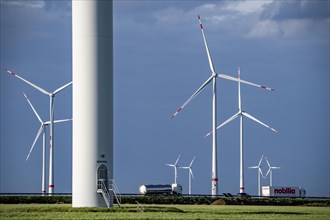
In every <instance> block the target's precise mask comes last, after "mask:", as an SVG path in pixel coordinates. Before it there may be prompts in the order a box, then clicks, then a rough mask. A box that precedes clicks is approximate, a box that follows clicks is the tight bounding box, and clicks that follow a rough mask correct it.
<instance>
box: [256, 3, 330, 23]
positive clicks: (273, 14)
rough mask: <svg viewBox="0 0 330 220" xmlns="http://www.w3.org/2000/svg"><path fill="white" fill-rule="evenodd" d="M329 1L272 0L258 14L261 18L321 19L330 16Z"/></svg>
mask: <svg viewBox="0 0 330 220" xmlns="http://www.w3.org/2000/svg"><path fill="white" fill-rule="evenodd" d="M329 9H330V2H329V1H274V2H272V3H271V4H268V5H265V7H264V10H263V12H262V13H261V15H260V18H261V19H262V20H265V19H272V20H277V21H283V20H287V19H310V20H323V19H327V18H329V17H330V15H329Z"/></svg>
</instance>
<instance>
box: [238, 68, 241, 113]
mask: <svg viewBox="0 0 330 220" xmlns="http://www.w3.org/2000/svg"><path fill="white" fill-rule="evenodd" d="M237 75H238V76H237V78H238V79H239V80H241V68H240V67H238V71H237ZM238 110H239V111H242V103H241V82H240V81H238Z"/></svg>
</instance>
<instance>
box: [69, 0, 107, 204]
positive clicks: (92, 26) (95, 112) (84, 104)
mask: <svg viewBox="0 0 330 220" xmlns="http://www.w3.org/2000/svg"><path fill="white" fill-rule="evenodd" d="M72 56H73V58H72V71H73V74H72V78H73V149H72V206H73V207H106V206H107V203H106V201H105V199H104V197H103V196H102V194H101V193H99V192H100V191H99V190H101V189H100V187H101V186H102V187H103V186H106V188H109V185H110V184H109V180H111V179H112V178H113V31H112V1H111V0H88V1H72ZM106 188H102V189H103V190H104V189H106ZM110 204H111V203H110Z"/></svg>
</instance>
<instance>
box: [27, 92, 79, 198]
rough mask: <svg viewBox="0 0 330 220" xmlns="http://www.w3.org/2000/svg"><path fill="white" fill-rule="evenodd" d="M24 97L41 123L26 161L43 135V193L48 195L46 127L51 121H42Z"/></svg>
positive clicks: (56, 121)
mask: <svg viewBox="0 0 330 220" xmlns="http://www.w3.org/2000/svg"><path fill="white" fill-rule="evenodd" d="M23 95H24V97H25V99H26V101H27V102H28V103H29V105H30V107H31V108H32V110H33V112H34V114H35V115H36V116H37V118H38V120H39V122H40V124H41V125H40V128H39V130H38V133H37V136H36V137H35V139H34V141H33V144H32V146H31V148H30V151H29V154H28V155H27V157H26V160H28V159H29V157H30V155H31V153H32V150H33V148H34V146H35V144H36V142H37V140H38V138H39V136H40V134H41V132H42V133H43V136H42V137H43V138H42V143H43V144H42V174H41V176H42V177H41V192H42V194H45V193H46V189H45V183H46V180H45V178H46V126H47V125H49V124H50V121H42V120H41V118H40V116H39V114H38V113H37V111H36V110H35V108H34V107H33V105H32V103H31V101H30V100H29V98H28V97H27V95H26V94H25V93H24V92H23ZM71 120H72V119H62V120H55V121H54V123H59V122H65V121H71Z"/></svg>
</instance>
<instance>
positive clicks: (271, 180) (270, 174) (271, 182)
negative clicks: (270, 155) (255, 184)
mask: <svg viewBox="0 0 330 220" xmlns="http://www.w3.org/2000/svg"><path fill="white" fill-rule="evenodd" d="M265 160H266V162H267V164H268V171H267V173H266V175H265V178H266V177H267V176H268V174H269V186H273V170H275V169H281V167H272V166H270V163H269V161H268V159H267V157H265Z"/></svg>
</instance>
